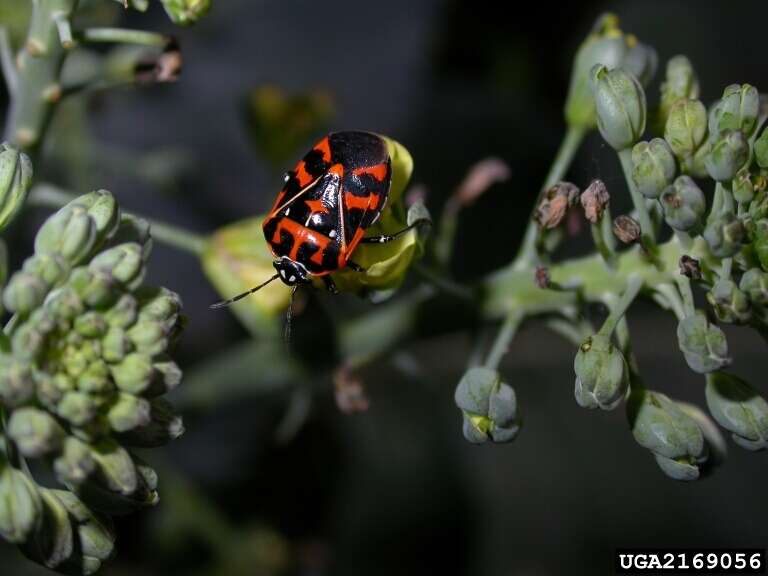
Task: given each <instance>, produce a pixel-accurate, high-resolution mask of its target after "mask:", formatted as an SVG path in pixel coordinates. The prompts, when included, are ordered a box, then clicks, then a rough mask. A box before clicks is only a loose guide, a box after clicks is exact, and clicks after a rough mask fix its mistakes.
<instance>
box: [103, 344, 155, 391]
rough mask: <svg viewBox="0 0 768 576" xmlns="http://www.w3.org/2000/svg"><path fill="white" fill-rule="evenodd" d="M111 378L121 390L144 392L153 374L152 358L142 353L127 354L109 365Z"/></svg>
mask: <svg viewBox="0 0 768 576" xmlns="http://www.w3.org/2000/svg"><path fill="white" fill-rule="evenodd" d="M109 369H110V372H111V373H112V378H113V379H114V381H115V384H117V387H118V388H120V390H122V391H123V392H128V393H129V394H141V393H143V392H145V391H146V390H147V389H148V388H149V386H150V384H151V383H152V380H153V378H154V375H155V369H154V368H153V366H152V360H151V358H150V357H149V356H146V355H144V354H138V353H135V352H134V353H132V354H128V355H127V356H126V357H125V358H123V360H122V361H121V362H119V363H118V364H113V365H111V366H110V368H109Z"/></svg>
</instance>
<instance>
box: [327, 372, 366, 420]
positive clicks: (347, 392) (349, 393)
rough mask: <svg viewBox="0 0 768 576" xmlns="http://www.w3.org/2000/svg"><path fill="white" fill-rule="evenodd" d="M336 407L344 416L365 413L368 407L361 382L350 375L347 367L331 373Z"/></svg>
mask: <svg viewBox="0 0 768 576" xmlns="http://www.w3.org/2000/svg"><path fill="white" fill-rule="evenodd" d="M333 386H334V395H335V398H336V406H337V407H338V408H339V410H341V411H342V412H343V413H344V414H355V413H357V412H365V411H367V410H368V407H369V406H370V402H369V401H368V396H367V395H366V394H365V388H364V387H363V382H362V381H361V380H360V379H359V378H357V377H356V376H355V375H354V374H352V370H351V369H350V368H349V366H346V365H343V366H341V367H339V368H338V369H337V370H336V371H335V372H334V373H333Z"/></svg>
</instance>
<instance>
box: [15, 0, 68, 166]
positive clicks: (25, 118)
mask: <svg viewBox="0 0 768 576" xmlns="http://www.w3.org/2000/svg"><path fill="white" fill-rule="evenodd" d="M77 5H78V0H33V2H32V17H31V20H30V26H29V33H28V34H27V40H26V42H25V44H24V48H23V49H22V50H21V52H20V54H19V57H18V82H17V86H16V90H15V92H13V93H12V94H11V102H10V107H9V110H8V117H7V119H6V123H5V140H7V141H10V142H11V143H13V145H14V146H16V147H17V148H20V149H21V150H23V151H25V152H27V153H28V154H30V155H32V156H34V155H35V154H36V152H37V151H38V149H39V147H40V144H41V142H42V136H43V133H44V132H45V129H46V127H47V126H48V122H49V121H50V119H51V114H52V113H53V109H54V107H55V106H56V104H57V103H58V101H59V100H60V98H61V84H60V75H61V68H62V65H63V64H64V59H65V57H66V48H65V47H64V44H63V43H62V37H61V35H60V32H59V31H60V30H61V29H62V26H63V24H62V22H63V21H64V20H66V21H68V20H69V18H70V17H71V16H72V14H73V12H74V11H75V10H76V8H77ZM64 40H66V38H64Z"/></svg>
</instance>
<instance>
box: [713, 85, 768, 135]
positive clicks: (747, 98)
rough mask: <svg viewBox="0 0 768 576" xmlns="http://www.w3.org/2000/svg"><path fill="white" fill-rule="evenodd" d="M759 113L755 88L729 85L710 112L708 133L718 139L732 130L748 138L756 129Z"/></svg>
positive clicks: (757, 95) (758, 99)
mask: <svg viewBox="0 0 768 576" xmlns="http://www.w3.org/2000/svg"><path fill="white" fill-rule="evenodd" d="M759 112H760V94H759V93H758V92H757V88H755V87H754V86H750V85H749V84H742V85H741V86H739V85H738V84H731V85H730V86H728V87H726V89H725V91H724V92H723V98H722V99H721V100H720V101H719V102H718V103H717V104H715V105H714V106H713V107H712V110H711V111H710V114H709V133H710V134H711V135H712V136H713V137H718V136H719V135H720V134H721V133H723V132H725V131H727V130H733V131H738V132H741V133H742V134H743V135H744V136H745V137H746V138H749V137H750V136H751V135H752V132H754V130H755V128H756V127H757V117H758V114H759Z"/></svg>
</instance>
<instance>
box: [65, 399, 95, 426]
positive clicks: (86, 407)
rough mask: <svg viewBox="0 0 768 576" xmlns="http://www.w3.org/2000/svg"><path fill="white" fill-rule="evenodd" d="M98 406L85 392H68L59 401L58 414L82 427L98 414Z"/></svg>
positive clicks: (74, 424)
mask: <svg viewBox="0 0 768 576" xmlns="http://www.w3.org/2000/svg"><path fill="white" fill-rule="evenodd" d="M97 409H98V407H97V406H96V403H95V402H94V400H93V399H92V398H91V397H90V396H89V395H88V394H85V393H84V392H67V393H66V394H64V396H63V397H62V399H61V402H59V406H58V410H57V411H58V414H59V416H61V417H62V418H64V419H65V420H67V421H68V422H70V423H71V424H72V425H73V426H78V427H82V426H85V425H86V424H88V423H89V422H90V421H91V420H93V419H94V417H95V416H96V411H97Z"/></svg>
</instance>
